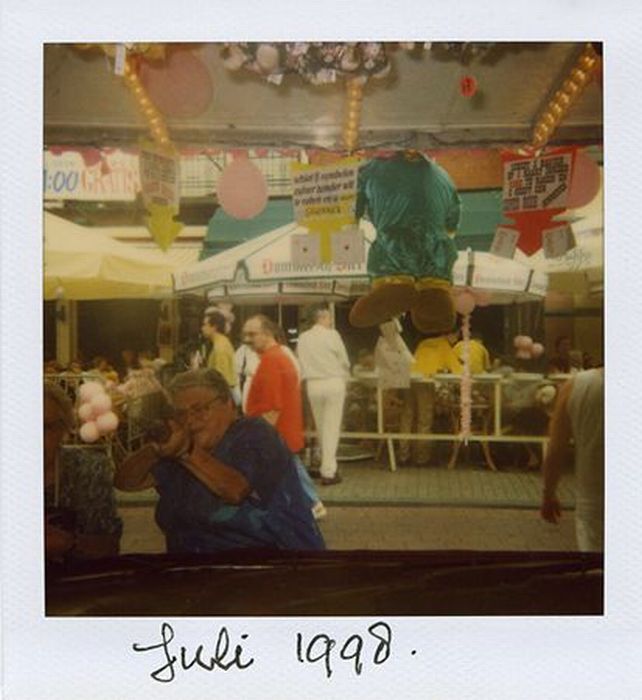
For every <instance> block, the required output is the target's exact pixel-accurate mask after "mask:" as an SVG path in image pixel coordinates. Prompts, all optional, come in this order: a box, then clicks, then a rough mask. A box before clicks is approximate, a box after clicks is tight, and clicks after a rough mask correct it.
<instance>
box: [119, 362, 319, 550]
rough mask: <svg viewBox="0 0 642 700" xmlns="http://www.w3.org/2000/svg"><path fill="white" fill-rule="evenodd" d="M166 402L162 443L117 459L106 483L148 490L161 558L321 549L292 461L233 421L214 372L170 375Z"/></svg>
mask: <svg viewBox="0 0 642 700" xmlns="http://www.w3.org/2000/svg"><path fill="white" fill-rule="evenodd" d="M170 395H171V399H172V406H173V415H172V418H170V419H168V421H167V428H168V431H167V435H166V436H164V439H163V441H161V442H158V443H154V442H150V443H148V444H146V445H145V446H144V447H142V448H141V449H140V450H139V451H138V452H136V453H134V454H133V455H131V456H129V457H128V458H127V459H125V460H124V461H123V462H122V463H121V464H120V465H119V466H118V468H117V471H116V476H115V480H114V483H115V486H116V487H117V488H119V489H121V490H125V491H137V490H142V489H146V488H150V487H151V486H155V487H156V489H157V490H158V493H159V501H158V505H157V508H156V521H157V523H158V525H159V527H160V528H161V529H162V530H163V532H164V534H165V539H166V543H167V551H168V552H172V553H186V552H219V551H224V550H232V549H240V548H260V549H266V548H268V549H290V550H305V551H310V550H320V549H324V548H325V544H324V542H323V537H322V535H321V532H320V531H319V528H318V526H317V524H316V522H315V521H314V518H313V515H312V513H311V510H310V507H309V501H308V499H307V497H306V496H305V494H304V492H303V489H302V486H301V482H300V479H299V477H298V474H297V470H296V463H295V460H294V456H293V455H292V453H291V452H290V451H289V450H288V448H287V446H286V445H285V443H284V442H283V440H282V439H281V437H280V436H279V434H278V433H277V432H276V430H275V429H274V428H273V427H272V426H271V425H269V424H268V423H267V422H266V421H265V420H263V419H262V418H238V416H237V412H236V409H235V407H234V403H233V401H232V398H231V396H230V392H229V387H228V385H227V382H226V381H225V379H224V377H223V376H222V375H221V374H220V373H219V372H217V371H216V370H212V369H207V370H196V371H190V372H184V373H182V374H179V375H177V376H176V377H175V378H174V380H173V381H172V384H171V385H170Z"/></svg>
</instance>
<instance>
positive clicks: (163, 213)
mask: <svg viewBox="0 0 642 700" xmlns="http://www.w3.org/2000/svg"><path fill="white" fill-rule="evenodd" d="M139 161H140V184H141V190H142V195H143V203H144V205H145V208H146V209H147V216H146V217H145V224H146V226H147V229H148V230H149V232H150V233H151V235H152V238H153V239H154V241H155V242H156V244H157V245H158V247H159V248H160V249H161V250H167V249H168V248H169V247H170V246H171V244H172V242H173V241H174V239H175V238H176V236H178V234H179V232H180V231H181V229H182V227H183V225H182V224H181V223H180V222H179V221H176V220H175V218H174V217H176V216H178V213H179V207H180V175H179V164H180V158H179V155H178V153H177V151H176V149H175V148H174V147H173V146H172V145H171V144H169V143H167V144H164V143H152V142H150V141H141V144H140V154H139Z"/></svg>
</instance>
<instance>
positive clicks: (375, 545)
mask: <svg viewBox="0 0 642 700" xmlns="http://www.w3.org/2000/svg"><path fill="white" fill-rule="evenodd" d="M120 513H121V515H122V517H123V520H124V533H123V538H122V541H121V551H122V553H123V554H129V553H134V552H137V553H148V552H149V553H151V552H163V551H164V544H165V543H164V539H163V536H162V534H161V532H160V531H159V530H158V528H157V527H156V524H155V523H154V514H153V513H154V511H153V506H152V505H144V506H121V508H120ZM320 525H321V529H322V531H323V535H324V537H325V540H326V544H327V546H328V548H329V549H393V550H412V549H415V550H416V549H419V550H433V549H476V550H495V551H497V550H512V551H560V550H561V551H565V550H568V551H570V550H574V549H575V548H576V547H575V528H574V526H573V514H572V512H571V511H565V512H564V514H563V517H562V520H561V522H560V524H559V525H550V524H548V523H546V522H544V521H542V520H541V519H540V518H539V517H538V513H537V511H536V510H530V509H524V508H522V509H513V508H441V507H435V506H406V507H399V506H395V507H391V506H329V507H328V515H327V517H326V518H324V519H323V520H322V521H321V522H320Z"/></svg>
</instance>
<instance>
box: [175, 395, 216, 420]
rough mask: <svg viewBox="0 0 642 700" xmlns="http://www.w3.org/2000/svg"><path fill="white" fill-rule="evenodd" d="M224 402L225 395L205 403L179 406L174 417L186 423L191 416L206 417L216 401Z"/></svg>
mask: <svg viewBox="0 0 642 700" xmlns="http://www.w3.org/2000/svg"><path fill="white" fill-rule="evenodd" d="M224 402H225V399H224V397H222V396H217V397H216V398H213V399H210V400H209V401H206V402H204V403H197V404H194V405H193V406H188V407H187V408H178V409H176V410H175V411H174V418H176V420H177V421H178V422H179V423H184V422H185V421H186V420H188V419H189V418H205V416H206V415H207V414H208V413H209V412H210V411H211V410H212V407H213V406H214V405H215V404H216V403H224Z"/></svg>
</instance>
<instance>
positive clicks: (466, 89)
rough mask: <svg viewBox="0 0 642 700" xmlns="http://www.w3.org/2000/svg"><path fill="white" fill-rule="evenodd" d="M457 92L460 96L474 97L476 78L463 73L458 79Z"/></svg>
mask: <svg viewBox="0 0 642 700" xmlns="http://www.w3.org/2000/svg"><path fill="white" fill-rule="evenodd" d="M459 92H460V94H461V96H462V97H467V98H470V97H474V95H475V94H476V93H477V80H476V78H475V76H473V75H464V76H462V77H461V79H460V81H459Z"/></svg>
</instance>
